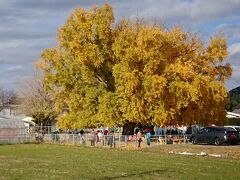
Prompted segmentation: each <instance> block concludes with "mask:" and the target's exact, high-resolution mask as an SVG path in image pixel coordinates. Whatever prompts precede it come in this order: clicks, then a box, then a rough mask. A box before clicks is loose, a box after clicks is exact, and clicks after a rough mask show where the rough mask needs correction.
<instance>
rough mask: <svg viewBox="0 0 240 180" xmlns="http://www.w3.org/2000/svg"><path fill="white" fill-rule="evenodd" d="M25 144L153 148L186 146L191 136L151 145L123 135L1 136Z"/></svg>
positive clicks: (166, 137) (1, 139)
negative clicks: (172, 145) (170, 145)
mask: <svg viewBox="0 0 240 180" xmlns="http://www.w3.org/2000/svg"><path fill="white" fill-rule="evenodd" d="M25 142H46V143H54V144H71V145H82V146H98V147H112V148H127V147H130V148H131V147H133V148H134V147H138V146H139V143H140V146H141V147H149V146H150V147H152V146H157V145H162V144H184V143H188V142H189V136H186V135H154V136H151V140H150V144H147V140H146V137H145V136H143V137H142V138H141V141H140V142H139V140H138V139H137V136H136V135H121V134H120V133H115V134H111V135H103V136H101V137H98V136H97V135H92V134H84V135H81V134H67V133H65V134H58V133H52V134H37V133H36V134H22V135H18V136H0V144H1V143H2V144H3V143H25Z"/></svg>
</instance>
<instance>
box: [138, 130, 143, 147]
mask: <svg viewBox="0 0 240 180" xmlns="http://www.w3.org/2000/svg"><path fill="white" fill-rule="evenodd" d="M137 140H138V147H139V148H140V147H141V142H142V132H141V130H140V129H139V130H138V132H137Z"/></svg>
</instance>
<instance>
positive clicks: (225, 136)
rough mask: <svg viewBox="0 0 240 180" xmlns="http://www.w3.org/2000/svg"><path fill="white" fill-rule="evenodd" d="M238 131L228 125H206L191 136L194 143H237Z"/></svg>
mask: <svg viewBox="0 0 240 180" xmlns="http://www.w3.org/2000/svg"><path fill="white" fill-rule="evenodd" d="M239 139H240V138H239V135H238V131H235V130H234V129H232V128H227V127H216V126H213V127H205V128H202V129H201V130H200V131H198V132H197V133H194V134H192V135H191V136H190V142H192V144H215V145H220V144H223V143H230V144H237V143H238V142H239Z"/></svg>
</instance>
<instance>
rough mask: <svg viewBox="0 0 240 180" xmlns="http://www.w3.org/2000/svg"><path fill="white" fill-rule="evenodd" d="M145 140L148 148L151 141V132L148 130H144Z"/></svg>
mask: <svg viewBox="0 0 240 180" xmlns="http://www.w3.org/2000/svg"><path fill="white" fill-rule="evenodd" d="M146 132H147V133H146V138H147V145H148V146H150V141H151V132H150V129H149V128H148V129H147V130H146Z"/></svg>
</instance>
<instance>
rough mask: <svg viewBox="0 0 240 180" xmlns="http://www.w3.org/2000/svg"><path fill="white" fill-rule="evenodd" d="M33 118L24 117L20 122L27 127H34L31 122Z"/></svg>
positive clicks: (33, 123)
mask: <svg viewBox="0 0 240 180" xmlns="http://www.w3.org/2000/svg"><path fill="white" fill-rule="evenodd" d="M33 120H34V118H32V117H25V118H23V119H22V121H23V122H24V123H26V124H28V125H33V126H35V122H33Z"/></svg>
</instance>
